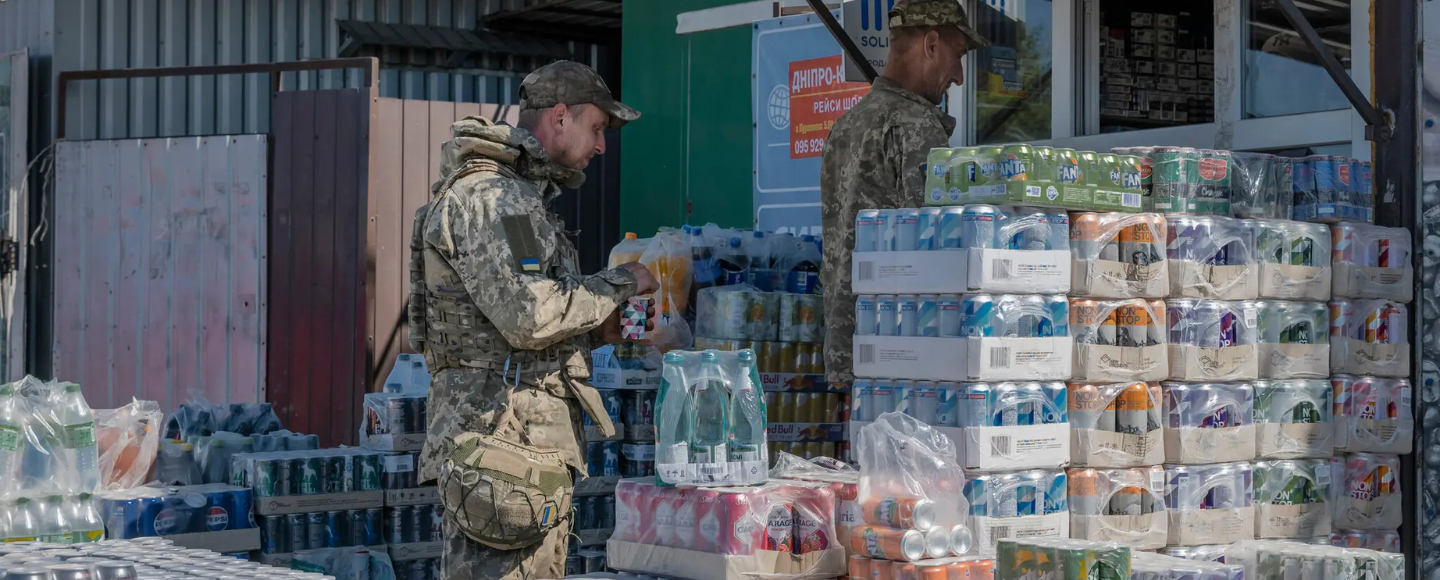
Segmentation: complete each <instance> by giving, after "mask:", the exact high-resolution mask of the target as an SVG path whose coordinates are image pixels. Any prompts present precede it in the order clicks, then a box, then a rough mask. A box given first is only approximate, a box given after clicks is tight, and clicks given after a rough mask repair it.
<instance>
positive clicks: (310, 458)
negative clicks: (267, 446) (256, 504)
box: [230, 448, 385, 498]
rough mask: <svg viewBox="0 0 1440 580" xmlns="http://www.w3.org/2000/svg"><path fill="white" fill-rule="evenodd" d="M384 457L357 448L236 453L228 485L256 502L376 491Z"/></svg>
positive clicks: (231, 465) (378, 488) (380, 453)
mask: <svg viewBox="0 0 1440 580" xmlns="http://www.w3.org/2000/svg"><path fill="white" fill-rule="evenodd" d="M384 455H385V453H382V452H379V451H370V450H368V449H359V448H344V449H318V450H313V451H277V452H272V453H237V454H235V456H234V458H233V459H232V460H231V464H230V474H231V477H232V481H231V483H232V484H234V485H237V486H240V487H248V488H250V489H252V490H254V492H255V497H257V498H260V497H277V496H289V495H323V494H332V493H349V492H355V491H379V490H380V489H381V487H380V473H381V471H380V463H381V457H382V456H384Z"/></svg>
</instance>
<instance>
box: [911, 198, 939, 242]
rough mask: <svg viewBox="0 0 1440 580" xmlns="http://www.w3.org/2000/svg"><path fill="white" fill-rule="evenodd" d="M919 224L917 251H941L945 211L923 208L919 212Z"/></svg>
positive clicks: (917, 228)
mask: <svg viewBox="0 0 1440 580" xmlns="http://www.w3.org/2000/svg"><path fill="white" fill-rule="evenodd" d="M918 211H919V212H920V215H919V223H918V225H917V226H916V228H915V230H916V238H915V249H916V250H921V251H929V250H939V249H941V248H942V247H943V245H942V244H943V242H942V240H941V239H940V222H941V219H942V216H943V213H944V212H943V211H942V210H941V209H940V208H938V207H922V208H920V209H919V210H918Z"/></svg>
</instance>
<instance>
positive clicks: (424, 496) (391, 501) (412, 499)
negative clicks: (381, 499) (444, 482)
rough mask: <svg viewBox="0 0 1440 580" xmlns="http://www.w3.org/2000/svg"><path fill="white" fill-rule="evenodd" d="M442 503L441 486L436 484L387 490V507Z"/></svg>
mask: <svg viewBox="0 0 1440 580" xmlns="http://www.w3.org/2000/svg"><path fill="white" fill-rule="evenodd" d="M437 503H440V488H438V487H435V486H433V485H432V486H430V487H416V488H411V489H387V490H385V507H401V506H411V505H430V504H437Z"/></svg>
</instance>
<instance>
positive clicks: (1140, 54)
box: [1130, 44, 1155, 58]
mask: <svg viewBox="0 0 1440 580" xmlns="http://www.w3.org/2000/svg"><path fill="white" fill-rule="evenodd" d="M1130 56H1131V57H1133V58H1155V45H1153V44H1133V45H1131V46H1130Z"/></svg>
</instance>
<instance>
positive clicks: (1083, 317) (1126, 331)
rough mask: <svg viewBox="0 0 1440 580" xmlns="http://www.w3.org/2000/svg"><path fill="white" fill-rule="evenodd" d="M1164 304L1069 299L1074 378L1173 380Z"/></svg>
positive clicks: (1153, 301) (1158, 301)
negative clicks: (1073, 341)
mask: <svg viewBox="0 0 1440 580" xmlns="http://www.w3.org/2000/svg"><path fill="white" fill-rule="evenodd" d="M1165 313H1166V308H1165V302H1164V301H1162V300H1146V299H1143V298H1132V299H1128V300H1091V299H1088V298H1073V299H1071V300H1070V334H1071V336H1073V337H1074V338H1075V356H1074V359H1073V361H1072V367H1073V372H1072V373H1071V378H1073V379H1077V380H1086V381H1099V382H1121V381H1159V380H1164V379H1166V378H1169V376H1170V359H1169V351H1168V349H1167V348H1166V347H1167V345H1168V344H1169V338H1170V332H1169V328H1168V325H1167V324H1166V319H1165Z"/></svg>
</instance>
